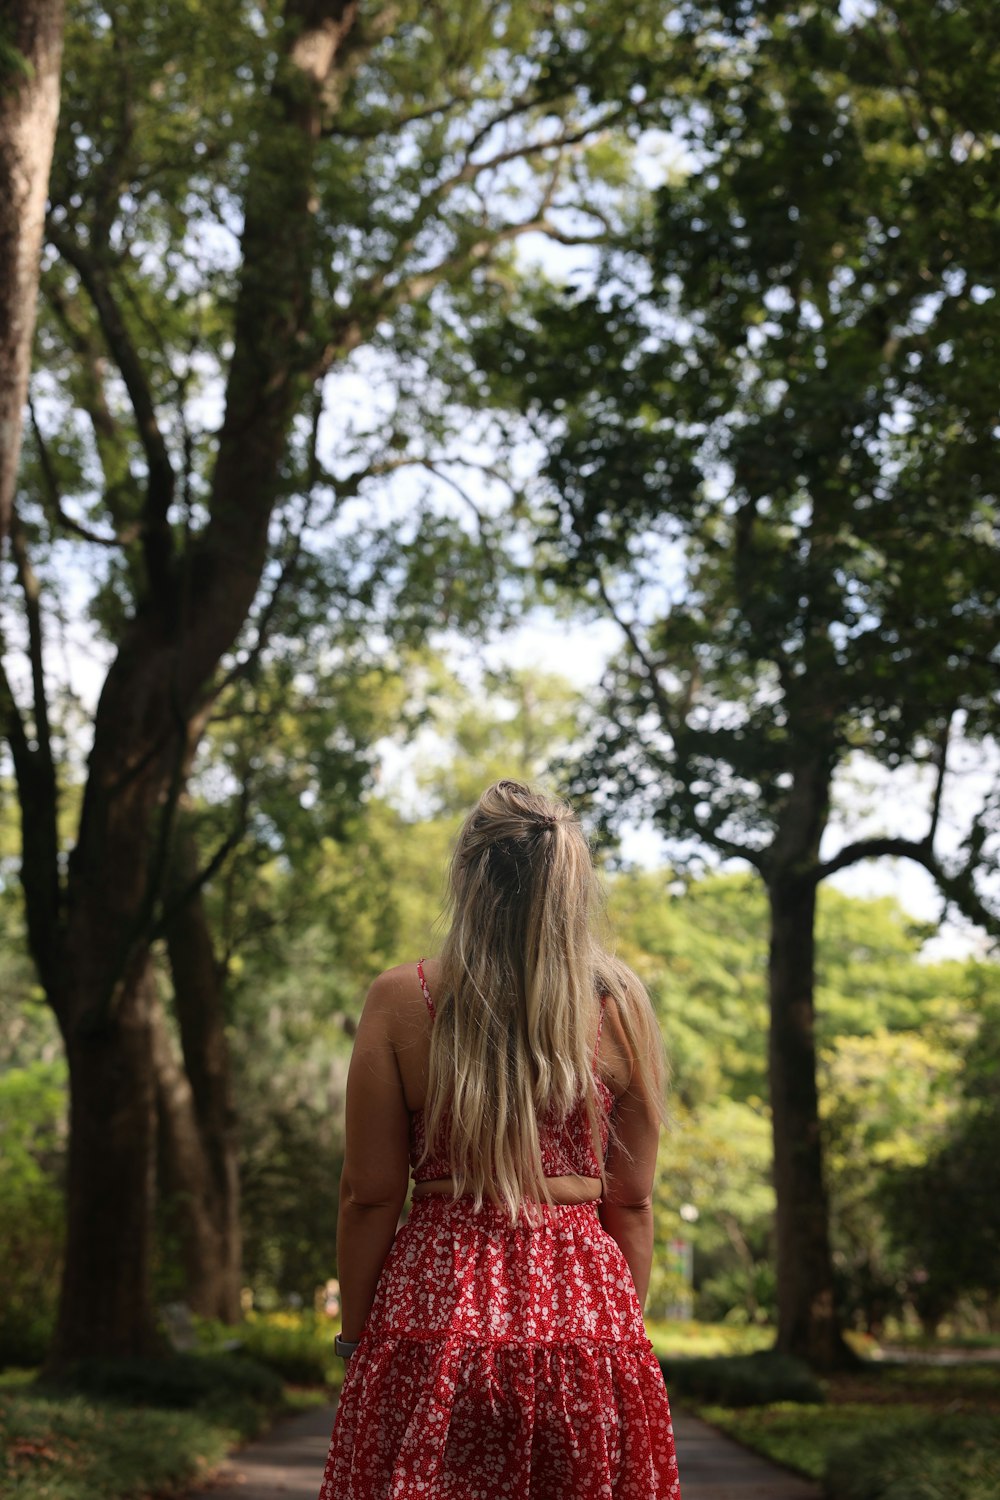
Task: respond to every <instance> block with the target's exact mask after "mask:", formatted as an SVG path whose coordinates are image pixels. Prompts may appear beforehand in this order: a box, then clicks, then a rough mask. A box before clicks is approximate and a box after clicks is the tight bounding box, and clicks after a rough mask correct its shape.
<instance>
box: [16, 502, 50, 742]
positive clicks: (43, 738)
mask: <svg viewBox="0 0 1000 1500" xmlns="http://www.w3.org/2000/svg"><path fill="white" fill-rule="evenodd" d="M10 545H11V552H12V553H13V557H14V566H15V568H16V570H17V581H18V583H19V584H20V586H21V594H22V596H23V598H24V614H25V618H26V620H27V622H28V660H29V662H30V663H31V693H32V699H33V707H34V719H35V739H36V741H37V745H38V749H37V752H36V753H37V754H38V755H39V756H41V757H42V759H43V760H44V761H45V762H46V763H47V764H48V765H49V766H51V765H52V736H51V733H50V727H49V705H48V700H47V698H46V696H45V662H44V659H43V645H44V641H43V633H42V609H41V588H40V587H39V583H38V575H37V574H36V572H35V570H34V568H33V567H32V566H31V558H30V557H29V555H28V543H27V539H26V537H25V535H24V526H23V525H22V522H21V518H20V516H19V515H18V513H17V509H16V507H15V508H14V509H13V510H12V511H11V516H10Z"/></svg>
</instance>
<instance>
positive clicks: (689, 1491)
mask: <svg viewBox="0 0 1000 1500" xmlns="http://www.w3.org/2000/svg"><path fill="white" fill-rule="evenodd" d="M332 1426H333V1408H332V1407H329V1406H323V1407H318V1408H317V1409H316V1410H315V1411H309V1412H304V1413H303V1414H302V1415H301V1416H298V1417H290V1418H289V1419H288V1420H287V1421H285V1422H281V1423H279V1424H278V1426H277V1427H276V1428H275V1429H274V1431H273V1432H272V1433H271V1434H270V1436H269V1437H266V1438H264V1439H263V1440H262V1441H261V1442H257V1443H253V1444H252V1445H251V1446H250V1447H249V1448H244V1449H242V1450H241V1451H240V1452H239V1453H234V1454H233V1455H232V1457H231V1458H230V1459H228V1460H227V1462H226V1463H225V1464H223V1466H222V1468H221V1469H219V1470H218V1471H217V1472H216V1474H215V1476H214V1478H213V1480H212V1482H211V1484H210V1485H209V1486H208V1487H207V1488H206V1489H202V1490H199V1491H198V1493H197V1494H196V1495H190V1496H188V1497H187V1500H226V1491H227V1490H229V1489H230V1488H231V1487H232V1488H233V1490H234V1494H233V1500H317V1494H318V1492H319V1482H320V1479H321V1478H322V1476H323V1464H324V1461H325V1459H326V1450H327V1446H328V1444H329V1441H330V1428H331V1427H332ZM674 1429H675V1432H676V1436H677V1457H678V1462H679V1467H680V1471H681V1490H682V1493H683V1497H684V1500H819V1490H818V1488H817V1487H816V1486H815V1485H812V1484H809V1483H807V1482H806V1480H804V1479H798V1478H796V1476H795V1475H794V1474H790V1473H789V1472H788V1471H787V1470H786V1469H779V1468H776V1467H775V1465H774V1464H770V1463H768V1462H767V1460H766V1459H763V1458H758V1457H757V1456H756V1455H755V1454H752V1453H748V1452H747V1451H746V1449H745V1448H741V1447H739V1446H738V1444H736V1443H733V1442H730V1440H729V1439H728V1438H725V1437H722V1436H720V1434H719V1433H717V1432H716V1431H715V1430H714V1429H713V1428H711V1427H708V1426H706V1424H705V1423H704V1422H699V1421H698V1419H697V1418H696V1417H689V1416H688V1415H687V1414H686V1413H685V1412H675V1413H674ZM580 1500H586V1496H583V1495H581V1496H580Z"/></svg>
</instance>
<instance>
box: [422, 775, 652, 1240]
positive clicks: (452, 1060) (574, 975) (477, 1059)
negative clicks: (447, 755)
mask: <svg viewBox="0 0 1000 1500" xmlns="http://www.w3.org/2000/svg"><path fill="white" fill-rule="evenodd" d="M597 899H598V884H597V876H596V873H595V871H594V867H593V862H592V860H591V857H590V850H589V848H588V846H587V841H586V839H585V838H584V835H583V831H582V829H581V828H580V825H579V823H578V822H577V820H576V818H575V817H574V816H573V813H572V812H571V810H570V809H569V808H568V807H566V806H565V805H564V804H563V803H560V802H556V801H553V800H551V799H550V798H547V797H544V796H542V795H541V794H540V793H537V792H534V791H532V790H531V788H530V787H527V786H524V785H523V784H522V783H520V782H516V781H499V782H497V783H496V784H495V785H493V786H491V787H488V788H487V789H486V791H485V792H484V793H483V795H482V796H481V797H480V799H479V803H478V804H477V806H476V808H475V809H474V810H473V812H472V813H471V814H470V815H469V817H468V818H467V819H466V821H465V824H464V825H463V827H462V830H461V832H460V834H459V837H458V842H457V844H456V846H455V851H454V855H453V857H452V863H451V872H450V907H451V926H450V929H449V932H448V936H447V938H446V940H445V943H444V948H443V950H442V954H441V993H440V996H439V1000H438V1012H437V1020H436V1023H435V1026H434V1029H433V1032H432V1035H431V1052H430V1078H429V1083H428V1092H427V1102H426V1106H425V1118H426V1127H427V1131H426V1134H427V1150H428V1154H429V1153H430V1151H431V1150H432V1149H433V1143H434V1142H435V1140H436V1138H437V1137H438V1136H439V1134H440V1135H447V1138H448V1140H449V1143H450V1152H451V1175H452V1178H453V1180H454V1183H455V1191H456V1193H457V1194H458V1195H462V1194H466V1193H469V1194H472V1196H473V1198H474V1199H475V1201H476V1203H477V1205H478V1204H481V1203H482V1201H483V1199H484V1198H485V1197H486V1196H489V1197H491V1198H493V1199H495V1200H497V1201H499V1202H501V1203H503V1204H504V1205H506V1207H507V1208H508V1209H509V1211H510V1213H511V1216H512V1217H516V1215H517V1213H518V1212H519V1210H520V1209H521V1207H522V1205H523V1204H524V1202H525V1201H526V1200H528V1199H534V1200H542V1201H549V1193H548V1189H547V1187H546V1183H545V1178H544V1174H543V1170H542V1157H541V1149H540V1144H539V1135H538V1121H539V1119H542V1118H544V1117H546V1116H548V1117H552V1118H555V1119H562V1118H564V1117H565V1116H566V1115H567V1114H568V1113H569V1112H570V1110H572V1109H573V1108H574V1107H577V1106H578V1105H579V1104H580V1102H581V1101H583V1103H584V1104H585V1107H586V1110H587V1114H588V1117H589V1119H590V1123H591V1128H592V1131H593V1133H594V1138H595V1140H596V1139H597V1105H596V1097H595V1089H594V1077H593V1068H592V1064H593V1049H594V1038H595V1033H596V1029H597V1011H598V998H599V995H600V993H601V989H602V985H601V979H600V972H601V968H602V965H601V958H602V957H603V955H602V954H601V953H600V950H599V949H598V948H597V947H596V945H595V942H594V939H593V936H592V923H593V918H594V915H595V909H596V906H597ZM619 988H620V987H619V986H615V989H616V990H617V989H619ZM647 1003H648V1002H647ZM445 1127H447V1128H446V1129H445Z"/></svg>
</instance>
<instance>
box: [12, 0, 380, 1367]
mask: <svg viewBox="0 0 1000 1500" xmlns="http://www.w3.org/2000/svg"><path fill="white" fill-rule="evenodd" d="M285 12H286V25H285V28H284V32H283V35H284V38H285V48H286V51H285V55H284V56H283V57H282V58H281V59H280V60H279V63H278V65H277V68H276V72H275V82H274V85H273V88H274V102H275V105H276V109H277V118H276V123H275V126H274V130H273V132H272V133H270V134H269V133H265V134H264V135H263V137H262V139H261V141H260V143H259V146H258V147H257V148H256V151H255V155H254V156H253V158H252V159H251V162H250V165H249V171H248V179H247V188H246V217H245V228H244V234H243V241H242V271H241V278H242V279H241V285H240V290H239V294H238V297H237V305H236V312H235V339H234V348H233V355H232V360H231V363H230V369H229V376H228V383H227V395H226V415H225V420H224V423H223V428H222V432H221V434H220V437H219V447H218V453H217V458H216V464H215V471H214V479H213V486H212V495H211V504H210V518H209V520H208V522H207V524H206V526H205V528H204V530H203V531H202V533H201V535H200V537H198V538H196V539H195V540H194V541H193V542H192V543H191V544H190V548H191V550H190V552H189V554H188V556H187V557H186V558H185V559H183V560H181V559H179V558H178V557H177V556H176V553H175V548H176V539H175V537H174V535H173V532H172V530H171V526H170V524H169V507H170V502H171V494H172V489H173V475H172V472H171V471H170V470H169V454H168V451H167V448H166V445H165V443H164V440H163V438H162V434H161V433H160V430H159V427H158V424H157V414H156V412H155V410H154V409H153V407H152V404H151V401H150V399H149V391H148V389H147V388H146V387H145V383H144V380H143V378H142V371H141V369H139V368H137V367H136V364H135V359H134V355H135V350H134V349H131V348H130V347H129V345H128V339H127V331H125V330H124V329H123V328H122V327H121V326H119V324H118V323H117V322H116V320H115V317H114V316H113V315H112V314H113V311H114V309H113V305H112V302H111V300H110V299H109V297H108V295H107V288H108V285H109V282H108V278H109V276H110V274H111V269H112V268H111V267H110V266H109V264H108V263H107V260H106V256H105V254H104V251H103V250H102V247H101V246H100V245H91V246H89V247H88V246H85V245H82V244H81V242H80V241H79V239H75V238H73V237H68V236H64V237H62V239H59V238H58V237H57V238H56V240H55V243H57V246H58V247H59V248H60V252H61V253H66V254H67V256H68V257H69V258H70V259H71V260H72V262H73V264H74V267H75V269H76V270H77V272H78V274H79V276H80V280H81V284H82V285H83V286H84V287H85V289H86V290H87V292H88V295H90V296H91V298H92V300H93V302H94V305H95V308H96V311H97V313H98V317H99V320H100V323H101V327H102V331H103V334H104V337H105V339H106V341H107V343H108V348H109V351H110V353H111V354H112V356H113V357H114V358H115V360H116V362H117V364H118V366H119V368H120V370H121V372H122V376H123V379H124V381H125V384H126V387H127V389H128V391H129V395H130V399H131V403H132V407H133V412H134V415H135V417H136V422H137V430H138V431H139V434H140V438H141V440H142V442H143V444H144V445H145V447H146V449H147V456H148V459H149V465H148V469H149V477H148V486H147V494H146V497H145V506H144V513H143V521H142V555H143V562H144V567H145V588H144V590H143V592H142V594H141V597H140V601H139V605H138V608H137V610H136V613H135V615H134V616H133V618H132V619H131V621H130V622H129V623H128V624H127V625H126V627H125V631H124V633H123V636H122V639H121V642H120V645H119V650H118V654H117V656H116V658H115V660H114V662H113V664H112V666H111V669H110V671H109V673H108V677H107V680H106V682H105V685H104V689H103V692H102V694H101V699H100V702H99V704H98V709H97V715H96V720H95V725H94V743H93V749H92V752H91V756H90V761H89V773H88V779H87V785H86V789H85V793H84V798H83V806H82V810H81V816H80V826H79V832H78V838H77V843H76V847H75V849H74V850H73V853H72V855H71V857H70V861H69V869H68V875H67V880H66V884H65V888H64V889H61V890H60V889H59V886H58V880H57V881H56V887H55V888H56V891H57V895H56V896H55V897H54V898H53V900H54V901H55V902H56V910H55V911H53V912H48V913H46V912H42V911H41V904H43V900H44V892H43V882H41V880H39V881H38V883H37V890H38V892H39V893H40V894H38V896H37V901H38V903H39V912H38V913H37V914H36V917H35V918H34V920H33V922H32V918H31V915H30V913H29V925H32V927H33V931H35V932H36V933H38V934H41V933H43V932H44V931H47V930H50V931H54V932H55V933H56V935H57V948H58V953H57V958H56V960H55V961H54V968H55V970H56V972H57V974H58V975H59V976H60V981H61V983H60V987H59V989H58V993H56V991H55V990H54V989H50V995H51V997H52V1001H53V1005H54V1008H55V1009H56V1011H57V1014H58V1016H59V1020H60V1025H61V1027H62V1031H63V1035H64V1037H65V1041H66V1047H67V1052H68V1054H69V1056H70V1059H71V1061H70V1070H71V1082H72V1088H73V1130H74V1144H73V1147H72V1149H71V1153H70V1164H69V1195H70V1216H71V1232H70V1240H69V1245H68V1251H67V1259H66V1269H65V1274H64V1282H63V1288H62V1299H61V1307H60V1315H59V1322H58V1333H57V1338H56V1342H55V1346H54V1348H53V1351H52V1355H51V1366H52V1367H53V1368H59V1367H62V1366H65V1365H66V1364H69V1363H72V1362H73V1361H74V1360H76V1359H78V1358H81V1357H84V1356H89V1355H108V1354H116V1353H120V1352H130V1353H143V1352H146V1353H152V1352H155V1351H157V1350H158V1349H159V1347H160V1339H159V1335H158V1332H157V1329H156V1325H155V1319H154V1316H153V1310H152V1308H151V1306H150V1296H149V1290H148V1288H149V1279H150V1227H149V1226H150V1223H151V1218H152V1198H153V1187H152V1182H153V1176H154V1168H155V1139H154V1128H153V1120H154V1117H155V1099H156V1072H155V1070H154V1056H156V1057H158V1058H159V1060H160V1061H161V1062H162V1063H163V1064H164V1068H165V1073H164V1077H163V1079H161V1088H160V1096H161V1105H162V1106H163V1108H162V1118H163V1119H164V1122H165V1127H166V1128H167V1130H168V1132H169V1131H174V1136H173V1141H174V1145H175V1148H176V1149H175V1152H174V1160H175V1162H179V1161H180V1160H182V1159H183V1160H184V1161H185V1162H187V1163H188V1164H189V1165H190V1164H191V1163H194V1162H195V1161H196V1160H197V1159H198V1152H199V1151H200V1152H202V1153H203V1154H204V1158H205V1161H204V1163H201V1164H200V1165H199V1166H198V1169H197V1170H198V1172H199V1174H200V1176H201V1180H202V1181H203V1182H211V1184H212V1189H211V1193H209V1197H213V1196H218V1195H219V1194H220V1193H222V1194H223V1195H224V1197H225V1203H226V1209H225V1213H224V1214H223V1216H222V1220H221V1221H220V1224H217V1225H216V1232H217V1233H219V1234H221V1235H222V1237H223V1238H225V1237H226V1236H227V1235H228V1240H227V1243H226V1248H225V1252H224V1255H223V1260H225V1261H226V1263H227V1266H228V1270H227V1276H229V1277H230V1278H231V1277H232V1275H233V1268H234V1266H236V1265H238V1237H237V1236H235V1235H234V1234H233V1233H232V1217H233V1215H234V1214H235V1213H236V1212H237V1195H236V1192H235V1185H234V1183H233V1181H232V1177H233V1174H234V1172H235V1157H234V1153H233V1145H232V1119H231V1109H230V1105H229V1102H228V1097H227V1095H226V1093H225V1090H224V1089H220V1087H219V1086H218V1085H219V1077H220V1072H221V1071H224V1069H225V1052H224V1046H222V1045H221V1043H222V1041H223V1040H224V1039H223V1038H222V1032H221V1024H220V1021H219V1013H218V1011H217V1010H216V1011H211V1013H210V1014H206V1015H200V1014H198V1011H199V1007H200V1006H201V1005H202V1004H204V1003H208V1004H209V1005H210V1006H211V1004H214V998H217V996H215V997H214V998H212V997H209V999H208V1000H206V994H207V987H206V985H205V984H204V983H203V978H204V975H205V974H206V973H207V972H208V971H207V966H206V965H207V960H205V962H203V958H204V955H202V954H200V953H199V952H198V951H195V952H194V953H193V954H192V955H191V956H190V959H189V960H185V962H189V964H190V972H189V973H188V972H185V974H184V976H183V979H182V978H181V969H182V967H183V965H182V963H181V960H180V957H179V953H180V947H181V946H183V944H182V942H181V928H182V924H183V928H184V936H183V941H184V942H186V941H189V940H192V941H195V942H196V944H197V941H198V938H197V933H195V934H194V935H193V936H192V932H191V927H192V924H194V925H197V908H192V911H193V913H194V916H192V911H189V912H188V913H187V914H186V916H184V915H183V914H181V913H178V914H177V919H176V921H175V922H174V924H173V935H174V939H175V944H174V950H175V956H176V957H177V977H178V1001H179V1018H180V1021H181V1035H182V1040H183V1047H184V1054H185V1063H186V1064H188V1065H190V1066H191V1068H192V1076H191V1079H190V1098H189V1099H188V1098H186V1097H185V1095H184V1092H183V1090H181V1091H180V1092H178V1091H177V1090H176V1088H174V1089H173V1092H172V1093H171V1088H170V1073H169V1069H168V1068H167V1064H166V1061H165V1055H164V1052H163V1048H162V1041H163V1038H162V1037H160V1038H159V1039H158V1040H157V1038H156V1034H155V1026H156V1017H155V1012H154V1007H155V1003H156V1002H155V996H152V995H151V994H150V991H149V966H150V944H151V942H152V940H153V936H154V934H155V933H156V931H157V925H158V923H159V921H160V920H161V916H162V912H163V908H164V896H165V892H166V887H167V883H168V869H169V862H170V851H171V847H172V844H173V841H174V831H175V830H174V825H175V821H176V812H177V808H178V805H179V802H180V798H181V794H182V791H183V785H184V776H185V772H186V768H187V766H188V764H189V762H190V756H191V753H192V747H193V745H195V744H196V743H197V738H198V734H199V733H200V729H201V727H202V726H203V723H204V719H205V714H206V703H207V702H208V701H209V699H210V697H211V691H212V681H213V676H214V674H215V672H216V669H217V667H218V665H219V662H220V659H221V658H222V656H223V655H224V653H225V652H226V651H227V650H228V649H229V648H230V647H231V646H232V645H233V643H234V641H235V639H236V637H237V635H238V633H239V630H240V628H241V626H242V624H243V622H244V620H245V618H246V616H247V613H248V611H249V609H250V606H251V604H252V602H253V599H254V597H255V595H256V592H257V589H258V586H259V583H260V578H261V573H262V570H263V566H264V562H265V558H266V549H267V536H268V523H269V520H270V516H271V512H272V510H273V507H274V503H275V498H276V491H277V483H278V477H279V467H280V463H281V460H282V456H283V453H284V450H285V444H286V441H287V435H288V430H289V426H290V424H291V421H292V418H293V416H294V413H295V410H296V407H297V405H298V404H299V402H300V401H301V399H302V396H303V394H304V392H305V391H306V390H307V389H308V385H309V380H310V375H309V371H308V370H307V369H306V368H305V367H304V358H305V356H304V354H303V350H304V349H308V348H309V346H310V340H309V338H308V337H307V334H308V329H309V317H310V307H309V296H310V284H311V277H312V271H313V267H314V265H315V259H316V255H317V253H318V251H317V246H316V243H315V230H314V224H313V214H312V211H311V198H312V193H313V190H314V189H313V179H314V167H315V153H316V147H317V143H318V142H319V139H320V135H321V126H322V119H323V111H324V108H325V103H324V100H325V92H324V91H325V89H326V88H327V86H328V84H329V83H330V79H331V77H332V76H335V74H336V68H337V60H338V56H339V53H340V50H341V46H342V44H343V43H344V42H345V40H346V38H347V36H348V34H349V32H350V30H351V28H352V26H353V24H354V19H355V14H356V6H355V4H352V3H345V0H288V3H287V4H286V7H285ZM276 223H280V224H281V226H282V233H281V234H280V235H276V234H275V233H274V225H275V224H276ZM14 733H15V736H16V734H17V725H16V723H15V724H14ZM22 739H23V735H22ZM30 754H31V752H30V751H29V748H28V747H27V745H26V744H24V745H23V746H22V749H21V753H20V757H19V758H20V762H21V764H22V766H23V767H24V768H25V769H26V770H27V769H29V768H30ZM16 758H17V757H16ZM20 780H21V776H20V771H19V782H20ZM22 811H24V808H23V804H22ZM33 838H34V835H33V834H32V831H31V830H30V829H29V828H28V826H27V823H26V824H25V840H26V860H27V859H29V858H30V856H31V850H30V849H29V848H28V846H31V845H32V841H33ZM43 856H44V851H41V849H40V846H39V858H40V859H43ZM43 862H44V860H43ZM30 901H31V896H30V894H29V904H30ZM167 906H168V910H169V903H167ZM33 946H34V948H35V956H36V959H37V960H38V962H39V964H40V966H43V965H44V962H45V960H46V955H45V954H44V953H42V952H41V951H40V945H39V944H33ZM50 966H51V964H50ZM154 1041H157V1051H156V1052H155V1054H154ZM176 1081H177V1080H176V1076H174V1077H173V1083H174V1084H176ZM164 1082H165V1086H163V1085H164ZM192 1113H193V1115H194V1117H195V1118H196V1119H197V1121H198V1132H197V1136H198V1142H197V1143H196V1141H195V1137H194V1136H192V1134H191V1133H190V1130H189V1129H188V1127H189V1126H190V1121H191V1116H192ZM182 1126H183V1127H184V1129H183V1130H182ZM182 1151H183V1153H187V1154H186V1155H183V1158H182ZM191 1171H192V1172H194V1171H195V1168H194V1166H191ZM200 1211H201V1210H200V1209H199V1212H200ZM206 1213H207V1215H208V1218H211V1217H212V1215H211V1213H210V1212H209V1211H208V1210H206ZM220 1225H221V1227H220ZM236 1274H237V1275H238V1272H237V1273H236ZM227 1285H231V1281H230V1282H229V1283H227ZM227 1295H228V1293H227ZM95 1309H99V1312H98V1311H96V1310H95Z"/></svg>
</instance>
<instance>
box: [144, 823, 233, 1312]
mask: <svg viewBox="0 0 1000 1500" xmlns="http://www.w3.org/2000/svg"><path fill="white" fill-rule="evenodd" d="M197 873H198V860H197V851H196V849H195V847H194V843H193V841H192V839H191V837H190V834H189V833H188V831H187V830H186V829H183V828H182V829H181V830H179V836H178V840H177V848H176V850H175V859H174V862H173V865H172V879H171V885H170V890H169V892H168V898H167V899H168V905H169V908H170V911H171V916H170V918H169V920H168V922H167V926H166V937H167V951H168V954H169V957H170V969H171V974H172V977H173V986H174V1010H175V1014H176V1016H177V1020H178V1024H179V1028H180V1043H181V1050H182V1054H183V1066H182V1065H181V1064H180V1063H179V1062H178V1061H177V1059H176V1054H175V1052H174V1049H173V1047H172V1046H171V1043H170V1038H169V1037H168V1036H167V1032H166V1025H165V1022H164V1023H163V1024H162V1025H161V1027H160V1029H159V1032H158V1036H157V1043H158V1045H157V1083H158V1100H159V1104H160V1119H161V1124H162V1127H163V1138H162V1142H161V1155H160V1159H161V1162H162V1163H163V1167H164V1174H163V1184H164V1186H165V1188H166V1189H167V1191H168V1193H170V1194H171V1196H172V1198H173V1207H174V1212H175V1216H176V1218H177V1221H178V1224H179V1227H180V1231H181V1239H182V1245H183V1246H184V1262H185V1273H186V1279H187V1293H186V1298H187V1301H188V1303H189V1305H190V1306H191V1307H192V1309H193V1310H194V1311H195V1312H197V1313H201V1314H202V1315H203V1316H204V1317H208V1318H218V1319H220V1320H221V1321H222V1322H224V1323H236V1322H238V1321H239V1318H240V1286H241V1280H242V1277H241V1270H242V1239H241V1233H240V1174H239V1156H238V1138H237V1117H236V1106H235V1102H234V1100H233V1095H232V1085H231V1079H230V1068H229V1048H228V1044H227V1042H226V1017H225V994H224V983H223V974H222V970H221V967H220V965H219V963H218V960H217V958H216V954H215V947H214V944H213V942H212V934H211V931H210V928H209V925H208V918H207V916H206V913H205V907H204V902H203V901H202V897H201V892H200V891H198V890H194V891H192V889H191V887H192V884H193V882H194V881H195V879H196V877H197ZM185 892H187V893H188V894H187V895H186V898H185ZM175 903H176V904H175Z"/></svg>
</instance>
